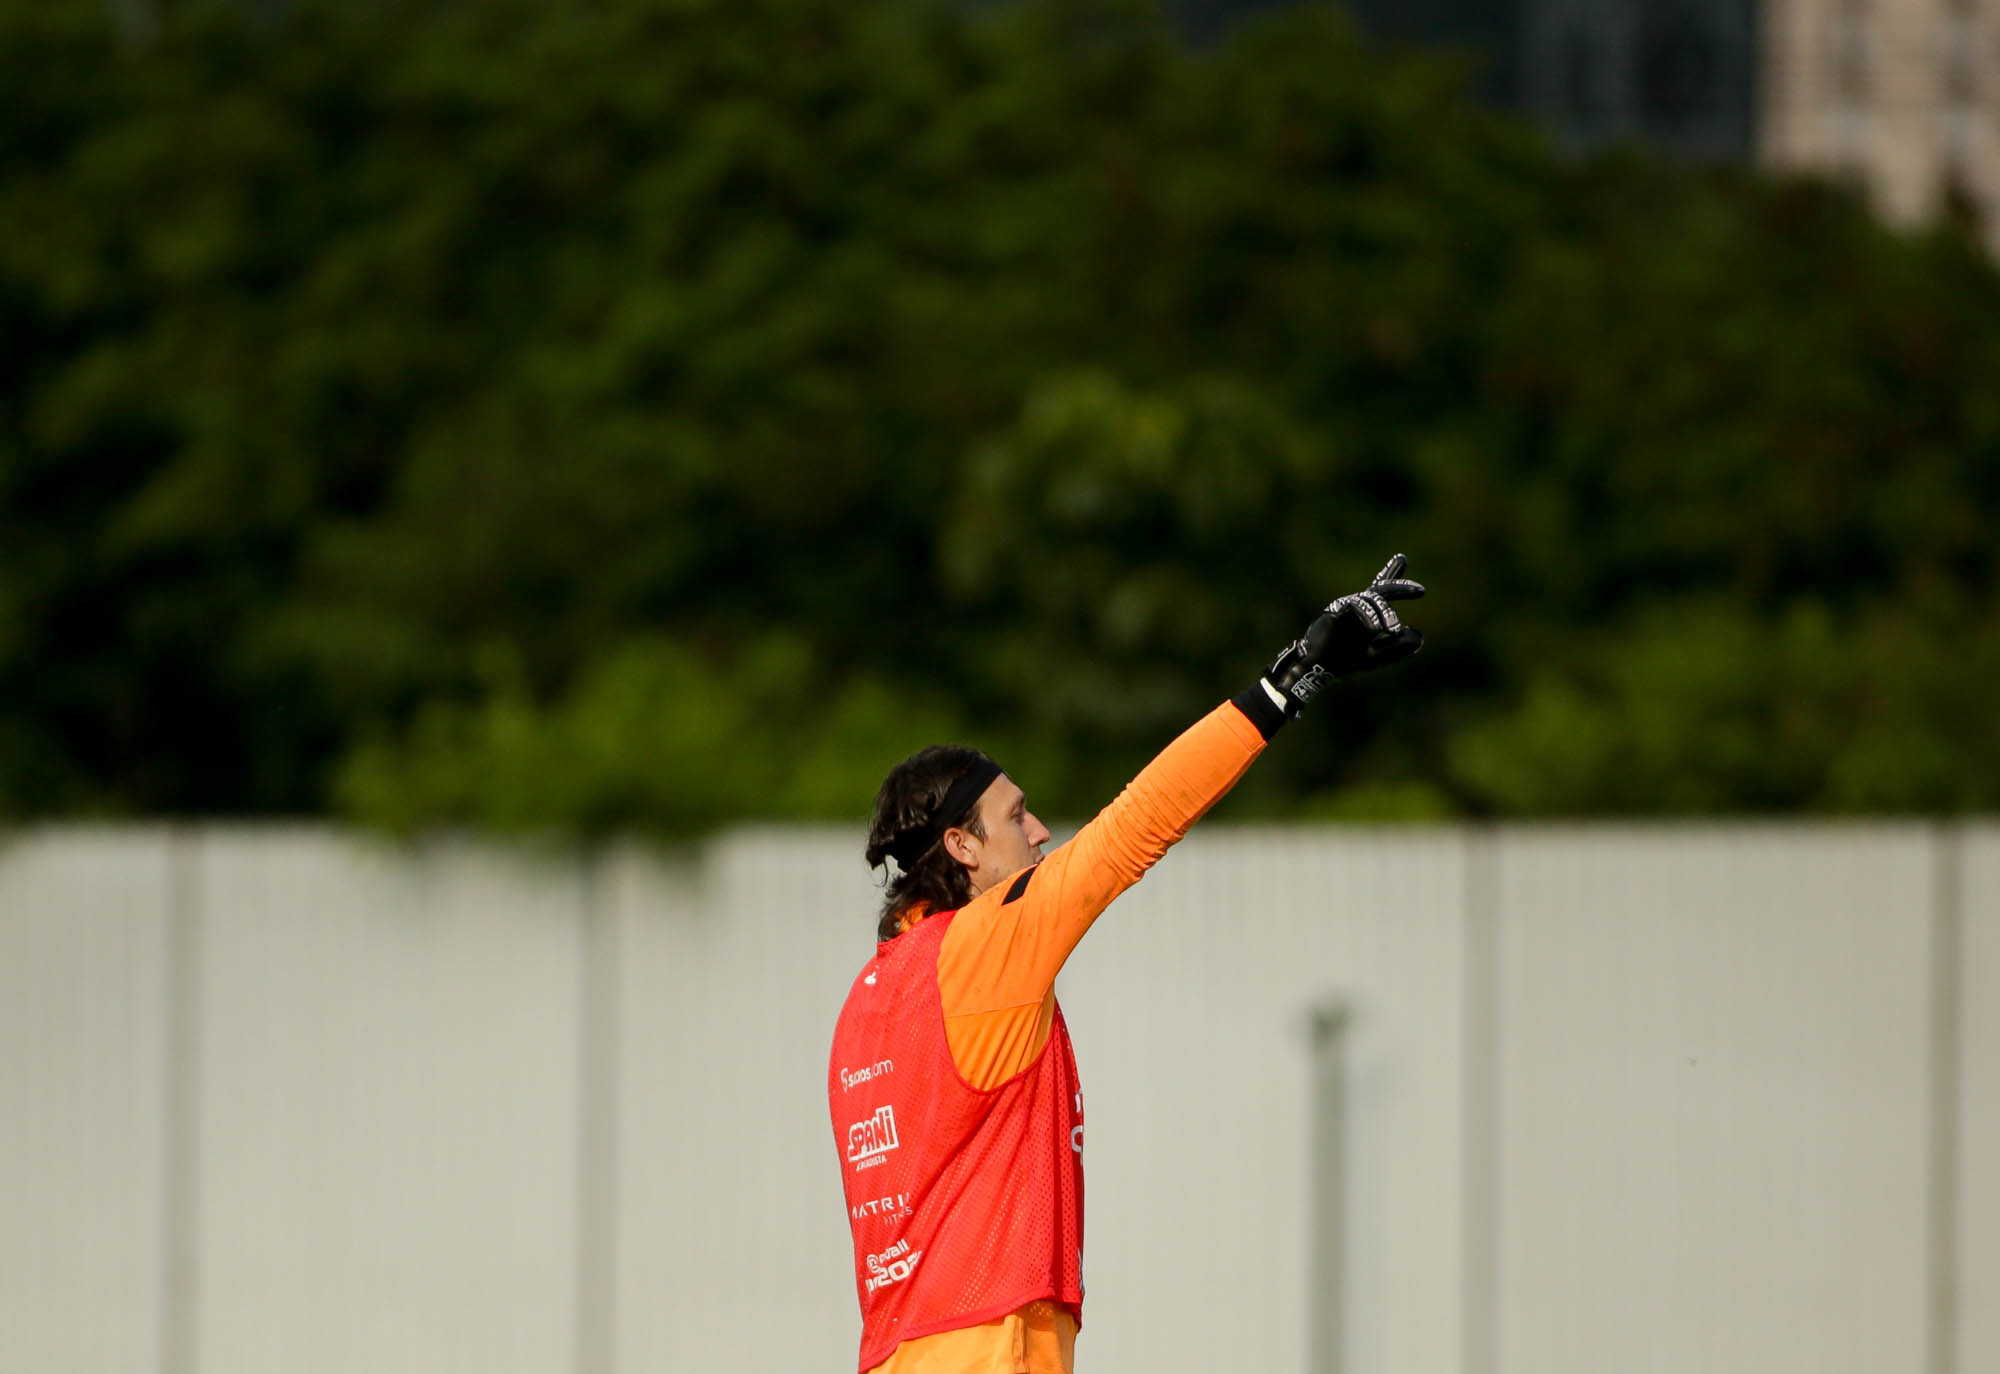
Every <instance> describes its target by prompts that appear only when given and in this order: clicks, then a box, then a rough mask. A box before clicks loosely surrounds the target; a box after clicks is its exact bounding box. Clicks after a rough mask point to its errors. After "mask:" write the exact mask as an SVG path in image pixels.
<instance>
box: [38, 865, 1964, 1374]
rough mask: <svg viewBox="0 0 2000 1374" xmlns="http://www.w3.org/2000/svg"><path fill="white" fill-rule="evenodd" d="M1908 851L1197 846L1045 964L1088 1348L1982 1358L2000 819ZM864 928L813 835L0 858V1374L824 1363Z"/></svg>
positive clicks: (1154, 1355)
mask: <svg viewBox="0 0 2000 1374" xmlns="http://www.w3.org/2000/svg"><path fill="white" fill-rule="evenodd" d="M1946 833H1947V832H1942V831H1938V830H1935V829H1932V828H1928V827H1920V826H1914V825H1906V826H1896V825H1888V826H1869V827H1805V826H1756V827H1686V826H1664V827H1638V826H1589V827H1571V828H1538V827H1503V828H1500V829H1498V830H1492V831H1484V830H1461V829H1455V828H1439V829H1414V830H1397V829H1381V830H1377V829H1367V828H1345V829H1234V830H1232V829H1227V828H1213V829H1204V830H1202V831H1200V832H1197V834H1196V835H1195V836H1193V837H1192V838H1191V839H1190V840H1188V841H1187V842H1186V843H1185V844H1183V845H1182V846H1181V847H1180V848H1179V849H1177V850H1176V851H1175V852H1174V853H1173V854H1171V855H1169V856H1168V858H1167V859H1166V861H1165V862H1164V863H1162V864H1161V866H1160V867H1159V868H1158V869H1157V870H1155V871H1154V873H1152V874H1151V875H1149V877H1148V878H1147V879H1146V881H1145V882H1144V883H1142V884H1141V885H1140V886H1139V887H1138V888H1137V889H1135V890H1134V891H1133V892H1131V893H1129V894H1127V895H1126V896H1125V897H1124V898H1122V899H1121V900H1120V901H1119V902H1118V903H1117V904H1116V905H1115V906H1114V907H1113V908H1112V909H1111V911H1110V912H1109V913H1107V915H1106V916H1105V917H1104V918H1103V919H1102V920H1101V921H1100V923H1099V925H1098V927H1097V928H1096V929H1095V930H1094V931H1093V932H1092V933H1091V935H1090V937H1089V938H1088V939H1087V940H1086V941H1085V942H1084V944H1083V946H1082V947H1081V949H1080V950H1079V952H1078V954H1077V955H1076V957H1075V958H1074V959H1073V960H1072V961H1071V964H1070V967H1069V968H1068V969H1067V970H1066V971H1065V973H1064V975H1063V980H1062V984H1061V994H1062V997H1063V1000H1064V1005H1065V1009H1066V1011H1067V1012H1068V1015H1069V1020H1070V1023H1071V1027H1072V1030H1073V1032H1074V1034H1075V1038H1076V1041H1077V1047H1078V1054H1079V1057H1080V1062H1081V1071H1082V1075H1083V1081H1084V1085H1085V1091H1086V1095H1087V1098H1088V1103H1089V1107H1088V1113H1089V1115H1088V1148H1087V1159H1088V1166H1089V1178H1090V1202H1089V1220H1088V1240H1087V1245H1086V1250H1087V1259H1086V1280H1087V1283H1088V1286H1089V1292H1090V1299H1089V1308H1088V1315H1087V1320H1086V1325H1085V1332H1084V1335H1083V1337H1082V1339H1081V1341H1080V1342H1079V1346H1078V1350H1079V1362H1080V1365H1081V1367H1082V1368H1083V1369H1085V1370H1086V1371H1091V1374H1122V1372H1123V1371H1131V1372H1132V1374H1139V1372H1140V1371H1145V1372H1146V1374H1154V1372H1155V1371H1173V1370H1188V1371H1202V1372H1203V1374H1206V1371H1211V1370H1215V1369H1225V1368H1226V1369H1257V1370H1278V1371H1297V1372H1298V1374H1305V1372H1306V1371H1308V1370H1312V1371H1314V1374H1378V1372H1380V1374H1391V1372H1393V1371H1411V1372H1412V1374H1418V1372H1422V1374H1430V1371H1440V1370H1463V1371H1465V1374H1600V1372H1601V1371H1603V1370H1606V1369H1617V1370H1620V1371H1636V1372H1637V1374H1646V1372H1647V1371H1655V1372H1657V1374H1669V1372H1671V1374H1683V1371H1688V1370H1701V1371H1703V1374H1733V1372H1734V1371H1743V1374H1750V1372H1751V1371H1755V1374H1774V1372H1775V1374H1783V1372H1784V1371H1794V1370H1796V1371H1802V1372H1803V1371H1808V1370H1810V1371H1813V1374H1840V1372H1841V1371H1849V1370H1851V1371H1855V1372H1856V1374H1860V1372H1861V1371H1869V1372H1870V1374H1873V1371H1878V1370H1882V1369H1898V1370H1912V1371H1918V1370H1922V1371H1926V1374H1950V1371H1948V1370H1947V1368H1946V1367H1945V1365H1944V1364H1943V1363H1942V1362H1941V1355H1940V1349H1941V1348H1942V1350H1943V1352H1944V1353H1945V1354H1948V1353H1949V1352H1950V1349H1951V1347H1952V1346H1954V1345H1955V1348H1956V1352H1957V1362H1956V1371H1957V1374H1971V1371H1977V1370H1982V1369H1987V1368H2000V1317H1996V1315H1995V1314H1996V1313H2000V828H1995V827H1990V826H1989V827H1979V828H1972V829H1969V830H1967V831H1966V832H1964V837H1963V843H1962V844H1960V845H1958V848H1957V862H1956V866H1955V867H1954V866H1953V864H1952V863H1951V862H1950V861H1949V859H1950V855H1951V853H1952V852H1953V851H1952V847H1951V845H1950V844H1944V845H1943V846H1942V847H1941V842H1940V835H1941V834H1946ZM1949 833H1956V832H1949ZM1939 875H1945V880H1946V881H1947V882H1952V881H1954V875H1955V883H1956V888H1955V890H1954V891H1951V892H1944V891H1941V890H1938V881H1939ZM875 899H876V892H875V889H874V888H873V886H872V885H871V883H870V880H869V876H868V874H867V872H866V870H865V869H864V868H863V866H862V864H861V862H860V860H859V857H858V855H857V853H856V839H855V836H854V835H852V834H850V833H848V832H846V831H831V830H794V829H766V830H752V831H744V832H739V833H735V834H732V835H729V836H725V837H722V838H720V839H717V840H715V841H713V842H711V843H708V844H705V845H701V846H697V847H691V848H689V849H686V850H683V851H672V852H661V851H652V850H646V849H641V848H638V847H622V848H618V849H615V850H613V851H610V852H608V853H606V854H603V855H599V856H594V857H591V858H588V859H568V860H564V859H558V858H555V857H552V856H546V855H545V856H541V857H536V856H532V855H527V856H520V855H509V854H505V853H497V852H494V851H489V850H481V849H476V848H470V847H466V846H458V845H441V846H437V847H430V848H425V849H422V850H418V851H398V850H390V849H386V848H381V847H378V846H376V845H373V844H371V843H366V842H356V841H354V840H351V839H349V838H346V837H344V836H341V835H339V834H337V833H334V832H330V831H325V830H318V829H242V828H204V829H200V830H191V831H165V830H159V829H151V830H143V829H135V830H122V831H104V830H85V831H71V830H53V831H39V832H32V833H30V834H28V835H26V836H22V837H19V838H17V839H16V840H15V842H14V843H12V844H11V845H9V846H7V847H5V848H4V849H0V1370H8V1371H12V1370H16V1369H20V1370H33V1371H37V1374H39V1372H40V1371H44V1370H48V1371H76V1372H77V1374H97V1372H98V1371H103V1374H133V1372H134V1371H147V1372H148V1374H150V1371H154V1370H158V1371H161V1374H250V1372H251V1371H257V1374H263V1371H268V1370H273V1369H284V1370H286V1371H288V1374H289V1372H290V1371H304V1372H305V1374H348V1372H349V1371H352V1374H401V1372H402V1371H410V1372H411V1374H417V1372H418V1371H422V1372H423V1374H432V1372H433V1371H458V1370H465V1371H473V1370H477V1371H480V1374H486V1371H514V1370H519V1371H523V1372H524V1374H525V1372H526V1371H537V1372H538V1374H539V1372H544V1371H576V1374H662V1372H664V1371H678V1370H687V1371H701V1370H711V1369H717V1368H726V1369H731V1370H742V1371H752V1372H753V1374H754V1372H756V1371H772V1372H773V1374H778V1372H779V1371H783V1374H795V1372H796V1371H804V1370H814V1369H818V1370H829V1371H840V1370H843V1369H847V1368H850V1367H851V1363H852V1357H853V1351H854V1345H855V1340H856V1336H857V1327H858V1322H857V1319H856V1316H855V1312H854V1298H853V1295H852V1292H851V1290H850V1288H849V1286H848V1285H849V1278H848V1274H849V1262H848V1258H847V1253H846V1244H847V1241H846V1231H845V1221H844V1217H843V1212H842V1207H841V1202H840V1188H839V1171H838V1167H837V1161H836V1156H835V1155H834V1153H833V1150H832V1136H831V1128H830V1126H829V1123H828V1120H827V1115H826V1108H825V1104H824V1099H823V1085H824V1078H825V1072H826V1058H825V1056H826V1053H827V1047H828V1041H829V1038H830V1034H831V1028H832V1022H833V1017H834V1014H835V1012H836V1011H837V1009H838V1003H839V999H840V997H841V995H842V993H843V991H844V989H845V987H846V985H847V982H848V980H849V978H850V977H851V976H852V973H853V970H854V969H855V968H856V967H857V966H858V965H859V964H860V963H861V962H862V961H863V960H864V959H865V958H866V957H867V954H868V952H869V949H870V945H871V940H872V926H873V906H874V902H875ZM1940 938H1942V939H1943V940H1944V941H1945V943H1944V944H1943V945H1939V944H1937V943H1936V942H1937V941H1939V940H1940ZM1954 940H1955V941H1956V944H1957V947H1958V950H1959V954H1960V957H1959V958H1958V959H1956V960H1955V961H1952V963H1951V967H1950V968H1949V969H1945V970H1941V969H1940V967H1939V966H1938V960H1937V956H1938V955H1939V954H1940V952H1942V953H1943V954H1946V955H1948V954H1949V953H1950V952H1951V944H1952V942H1953V941H1954ZM1941 972H1944V973H1948V974H1949V975H1950V976H1949V977H1948V978H1941V977H1940V973H1941ZM1941 988H1943V989H1944V990H1945V991H1947V992H1948V993H1949V994H1950V995H1949V996H1948V997H1946V998H1943V999H1942V1000H1941V999H1940V996H1939V993H1940V989H1941ZM1319 1008H1339V1009H1341V1010H1342V1011H1344V1013H1345V1015H1346V1020H1345V1022H1344V1025H1345V1031H1344V1033H1343V1034H1342V1035H1341V1037H1340V1038H1339V1039H1338V1040H1337V1041H1334V1042H1320V1043H1322V1044H1325V1043H1333V1044H1336V1045H1337V1046H1338V1050H1337V1053H1338V1054H1339V1056H1340V1058H1339V1063H1338V1070H1337V1072H1336V1073H1334V1074H1333V1075H1332V1076H1331V1077H1329V1075H1328V1072H1327V1069H1328V1064H1327V1061H1326V1060H1325V1059H1324V1057H1323V1056H1324V1055H1325V1054H1326V1053H1327V1051H1326V1050H1325V1049H1324V1048H1322V1049H1319V1050H1316V1049H1315V1043H1316V1042H1315V1040H1314V1036H1313V1033H1312V1025H1313V1013H1314V1011H1315V1009H1319ZM1947 1032H1949V1033H1950V1038H1951V1043H1950V1044H1949V1045H1948V1046H1941V1045H1940V1036H1941V1035H1945V1034H1946V1033H1947ZM1947 1051H1948V1052H1947ZM1316 1055H1319V1056H1322V1057H1320V1058H1316ZM1329 1083H1332V1084H1334V1085H1336V1086H1337V1087H1338V1089H1339V1093H1340V1100H1339V1102H1338V1103H1337V1104H1336V1103H1331V1102H1330V1101H1329V1100H1326V1099H1324V1098H1323V1097H1316V1096H1315V1094H1316V1093H1323V1092H1324V1090H1325V1088H1326V1085H1327V1084H1329ZM1333 1107H1337V1110H1331V1108H1333ZM1940 1122H1943V1123H1946V1124H1948V1125H1950V1126H1951V1128H1952V1132H1953V1133H1952V1134H1951V1135H1950V1137H1949V1138H1948V1139H1945V1140H1944V1141H1943V1144H1944V1146H1945V1147H1946V1148H1940V1138H1939V1137H1938V1136H1937V1135H1936V1134H1935V1132H1936V1129H1937V1128H1938V1126H1939V1124H1940ZM1328 1123H1334V1124H1333V1125H1331V1126H1330V1125H1329V1124H1328ZM1328 1129H1333V1130H1336V1131H1337V1135H1336V1136H1335V1138H1334V1139H1332V1140H1324V1139H1321V1140H1316V1139H1315V1132H1316V1131H1323V1130H1328ZM1329 1177H1330V1178H1331V1179H1332V1180H1333V1183H1334V1187H1333V1188H1332V1190H1331V1192H1326V1191H1323V1190H1324V1189H1325V1188H1326V1185H1327V1180H1328V1178H1329ZM1940 1189H1942V1190H1943V1191H1940ZM1939 1199H1944V1200H1945V1201H1946V1202H1948V1203H1950V1206H1949V1208H1948V1210H1945V1211H1944V1212H1943V1213H1942V1215H1943V1216H1944V1217H1945V1224H1942V1225H1941V1224H1940V1221H1939V1217H1940V1204H1939ZM1329 1204H1331V1205H1329ZM1316 1216H1334V1217H1337V1219H1338V1222H1339V1233H1338V1237H1337V1241H1338V1243H1337V1245H1336V1246H1334V1247H1333V1248H1334V1251H1335V1252H1336V1256H1337V1263H1335V1264H1333V1266H1332V1267H1331V1268H1330V1269H1326V1268H1323V1271H1322V1272H1323V1273H1324V1274H1325V1275H1326V1277H1327V1279H1328V1282H1329V1284H1330V1290H1329V1291H1316V1290H1315V1287H1314V1280H1313V1275H1314V1273H1315V1270H1314V1262H1313V1259H1312V1256H1313V1254H1314V1245H1315V1235H1314V1225H1315V1223H1314V1218H1315V1217H1316ZM1321 1240H1322V1245H1323V1242H1324V1237H1322V1238H1321ZM1322 1253H1324V1245H1323V1249H1322ZM1941 1285H1955V1292H1954V1293H1953V1294H1951V1295H1950V1296H1953V1297H1955V1299H1956V1301H1955V1304H1953V1305H1952V1306H1951V1307H1949V1308H1943V1307H1937V1306H1934V1298H1935V1297H1936V1296H1937V1295H1938V1293H1939V1290H1940V1286H1941ZM1940 1313H1942V1314H1943V1317H1944V1318H1946V1319H1948V1321H1949V1323H1950V1324H1949V1325H1948V1326H1946V1327H1944V1328H1943V1329H1945V1330H1947V1331H1948V1332H1949V1333H1950V1336H1951V1338H1952V1340H1951V1342H1949V1343H1945V1344H1944V1345H1943V1346H1942V1347H1941V1346H1940V1343H1939V1342H1938V1341H1937V1340H1936V1338H1935V1332H1936V1330H1938V1329H1939V1328H1938V1325H1937V1323H1938V1320H1939V1314H1940ZM1315 1323H1317V1326H1316V1325H1315ZM1315 1329H1318V1330H1323V1331H1324V1330H1332V1331H1336V1332H1337V1333H1338V1339H1337V1345H1336V1346H1335V1347H1334V1348H1330V1349H1320V1350H1314V1349H1312V1348H1311V1345H1312V1342H1311V1337H1310V1333H1311V1332H1312V1331H1314V1330H1315Z"/></svg>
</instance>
